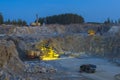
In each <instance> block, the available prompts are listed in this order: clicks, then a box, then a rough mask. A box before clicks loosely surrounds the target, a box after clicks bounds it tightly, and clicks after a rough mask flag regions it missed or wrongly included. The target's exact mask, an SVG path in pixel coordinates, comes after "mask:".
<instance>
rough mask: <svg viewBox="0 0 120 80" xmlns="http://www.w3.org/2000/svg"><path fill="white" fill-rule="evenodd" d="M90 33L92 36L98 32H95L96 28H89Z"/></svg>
mask: <svg viewBox="0 0 120 80" xmlns="http://www.w3.org/2000/svg"><path fill="white" fill-rule="evenodd" d="M88 34H89V35H90V36H93V35H95V34H96V32H95V30H93V29H89V30H88Z"/></svg>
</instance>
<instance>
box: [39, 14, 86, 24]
mask: <svg viewBox="0 0 120 80" xmlns="http://www.w3.org/2000/svg"><path fill="white" fill-rule="evenodd" d="M39 22H40V23H41V24H43V23H47V24H78V23H84V18H83V17H82V16H80V15H77V14H60V15H53V16H48V17H45V18H39Z"/></svg>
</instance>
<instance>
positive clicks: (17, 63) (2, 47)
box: [0, 40, 24, 80]
mask: <svg viewBox="0 0 120 80" xmlns="http://www.w3.org/2000/svg"><path fill="white" fill-rule="evenodd" d="M0 69H2V70H1V71H0V73H1V77H0V79H1V80H5V78H7V77H8V76H10V77H12V76H13V75H20V74H22V73H21V72H22V71H23V69H24V64H23V62H22V61H21V60H20V59H19V57H18V52H17V50H16V46H15V44H14V42H13V41H6V40H0Z"/></svg>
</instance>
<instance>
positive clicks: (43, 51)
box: [27, 40, 59, 60]
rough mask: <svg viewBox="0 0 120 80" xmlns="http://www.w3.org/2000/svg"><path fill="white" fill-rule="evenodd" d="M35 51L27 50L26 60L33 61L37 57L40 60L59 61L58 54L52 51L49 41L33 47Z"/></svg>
mask: <svg viewBox="0 0 120 80" xmlns="http://www.w3.org/2000/svg"><path fill="white" fill-rule="evenodd" d="M35 49H36V50H28V51H27V56H28V58H31V59H34V58H36V57H38V58H39V59H40V60H56V59H59V54H57V51H55V50H54V48H53V47H52V45H51V44H50V42H49V41H46V40H45V41H41V42H40V43H38V44H36V45H35Z"/></svg>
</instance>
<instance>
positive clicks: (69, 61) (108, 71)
mask: <svg viewBox="0 0 120 80" xmlns="http://www.w3.org/2000/svg"><path fill="white" fill-rule="evenodd" d="M53 62H54V63H59V65H55V64H54V65H55V66H56V67H57V68H58V70H59V71H64V72H66V73H69V74H70V75H71V76H73V77H80V75H82V76H85V77H87V78H89V79H90V80H91V79H93V80H115V79H114V76H115V75H116V74H118V73H120V67H119V66H117V65H115V64H113V63H110V62H108V61H107V60H106V59H101V58H81V59H78V58H71V57H64V58H61V59H59V60H57V61H53ZM87 63H88V64H95V65H97V70H96V73H93V74H90V73H79V66H80V65H82V64H87Z"/></svg>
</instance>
